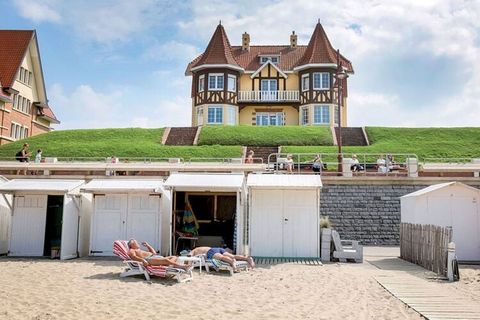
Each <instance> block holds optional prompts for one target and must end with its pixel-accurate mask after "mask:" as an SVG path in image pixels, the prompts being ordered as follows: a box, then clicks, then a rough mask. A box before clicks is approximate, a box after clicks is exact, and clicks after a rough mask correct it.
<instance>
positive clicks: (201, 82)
mask: <svg viewBox="0 0 480 320" xmlns="http://www.w3.org/2000/svg"><path fill="white" fill-rule="evenodd" d="M203 90H205V75H204V74H202V75H200V76H199V77H198V92H203Z"/></svg>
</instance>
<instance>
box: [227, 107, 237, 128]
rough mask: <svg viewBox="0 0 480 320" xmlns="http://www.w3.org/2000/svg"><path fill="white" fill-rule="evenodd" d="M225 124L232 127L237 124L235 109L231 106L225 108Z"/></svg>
mask: <svg viewBox="0 0 480 320" xmlns="http://www.w3.org/2000/svg"><path fill="white" fill-rule="evenodd" d="M227 124H228V125H232V126H234V125H236V124H237V109H236V108H235V107H233V106H229V107H227Z"/></svg>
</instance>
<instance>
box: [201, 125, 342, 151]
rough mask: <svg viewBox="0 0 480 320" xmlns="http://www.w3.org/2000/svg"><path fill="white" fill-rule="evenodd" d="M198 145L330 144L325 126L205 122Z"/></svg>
mask: <svg viewBox="0 0 480 320" xmlns="http://www.w3.org/2000/svg"><path fill="white" fill-rule="evenodd" d="M198 144H199V145H214V144H220V145H243V146H279V145H284V146H286V145H294V146H295V145H296V146H314V145H323V146H330V145H332V144H333V142H332V134H331V131H330V128H328V127H300V126H268V127H267V126H265V127H264V126H262V127H260V126H259V127H256V126H206V127H204V128H203V129H202V131H201V133H200V137H199V141H198Z"/></svg>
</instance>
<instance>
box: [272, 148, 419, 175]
mask: <svg viewBox="0 0 480 320" xmlns="http://www.w3.org/2000/svg"><path fill="white" fill-rule="evenodd" d="M353 154H355V155H356V156H357V159H358V160H359V164H360V166H362V167H363V170H361V171H357V172H358V174H361V175H367V169H368V168H369V167H370V168H371V167H372V166H374V167H376V166H378V162H377V161H378V159H379V158H380V157H382V158H383V159H384V160H385V167H387V168H388V169H387V170H386V172H377V173H379V174H385V173H388V172H391V171H393V170H395V169H396V168H394V164H399V163H400V164H401V165H403V167H399V168H405V169H406V170H410V169H411V168H410V167H409V166H408V164H407V162H406V159H407V158H414V159H416V161H417V163H418V156H417V155H416V154H413V153H411V154H410V153H388V152H385V153H380V152H379V153H345V152H344V153H341V159H346V158H350V157H351V156H352V155H353ZM288 155H291V156H292V158H293V159H294V162H293V166H294V169H295V170H296V171H297V172H298V173H300V172H301V167H302V165H303V166H304V165H308V164H312V165H313V160H314V158H315V156H316V155H318V156H319V158H320V162H321V163H322V166H321V168H320V174H321V173H322V172H323V171H324V170H325V169H324V165H326V166H327V168H331V167H335V168H337V166H338V160H336V159H338V155H339V154H338V153H294V152H281V153H271V154H270V155H269V156H268V162H267V168H268V169H270V170H272V169H273V171H274V172H278V170H279V167H280V164H281V163H282V162H279V161H278V159H279V158H280V159H282V158H287V156H288ZM384 155H388V156H390V157H391V158H393V159H395V158H397V159H398V158H401V159H405V161H395V162H394V164H392V163H389V162H388V161H387V157H383V156H384ZM273 157H276V161H273V160H272V158H273ZM307 157H308V158H309V159H310V160H306V161H305V160H303V159H305V158H307ZM361 159H362V160H361ZM371 159H374V160H371ZM328 171H329V172H332V173H340V172H339V171H338V170H328ZM368 173H369V174H373V173H374V172H372V171H368ZM416 173H418V166H417V168H416V171H413V172H410V171H409V174H416Z"/></svg>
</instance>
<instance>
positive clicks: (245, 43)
mask: <svg viewBox="0 0 480 320" xmlns="http://www.w3.org/2000/svg"><path fill="white" fill-rule="evenodd" d="M242 50H247V51H250V35H249V34H248V33H246V32H245V33H243V34H242Z"/></svg>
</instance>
